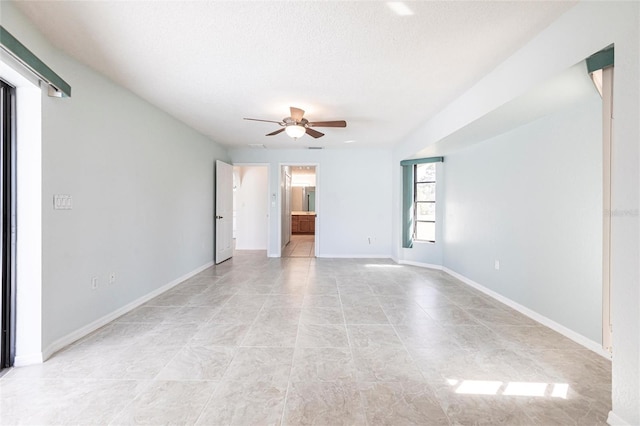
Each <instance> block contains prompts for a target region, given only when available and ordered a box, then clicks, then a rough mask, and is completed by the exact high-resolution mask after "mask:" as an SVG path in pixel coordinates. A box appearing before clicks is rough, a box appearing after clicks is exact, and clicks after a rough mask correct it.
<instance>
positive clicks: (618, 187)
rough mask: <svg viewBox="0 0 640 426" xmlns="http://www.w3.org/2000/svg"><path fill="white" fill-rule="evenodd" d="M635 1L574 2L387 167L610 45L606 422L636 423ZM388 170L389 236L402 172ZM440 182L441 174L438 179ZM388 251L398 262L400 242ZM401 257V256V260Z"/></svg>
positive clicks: (639, 197)
mask: <svg viewBox="0 0 640 426" xmlns="http://www.w3.org/2000/svg"><path fill="white" fill-rule="evenodd" d="M639 28H640V4H639V3H638V2H618V1H611V2H580V3H578V4H577V5H576V6H574V7H573V8H571V9H570V10H569V11H567V12H566V13H565V14H564V15H563V16H561V17H560V18H559V19H558V20H556V21H555V22H554V23H552V24H551V25H550V26H549V27H547V29H545V30H544V31H543V32H541V33H540V34H539V35H537V36H536V37H534V38H533V39H532V40H531V41H530V42H529V43H528V44H527V45H525V46H524V47H523V48H522V49H520V50H519V51H517V52H516V53H515V54H514V55H512V56H511V57H510V58H509V59H507V60H506V61H505V62H503V63H502V64H501V65H499V66H498V67H496V69H495V70H494V71H492V72H491V73H489V74H488V75H487V76H485V77H484V78H483V79H482V80H480V81H479V82H478V83H477V84H476V85H475V86H473V87H472V88H471V89H469V90H468V91H467V92H465V93H464V94H463V95H462V96H460V97H459V98H458V99H457V100H455V101H454V102H452V103H451V104H450V105H448V106H447V107H446V108H444V109H443V110H442V111H441V112H439V113H438V114H437V115H436V116H434V117H432V118H431V119H430V120H428V121H427V122H426V123H425V124H423V125H422V126H420V127H419V128H418V129H417V130H416V131H415V132H413V133H411V134H410V135H409V136H408V137H407V138H406V140H405V141H404V142H403V143H402V144H400V145H399V146H397V147H396V148H395V149H394V151H393V158H394V159H393V162H394V165H395V164H398V163H399V161H400V160H402V159H405V158H408V157H411V156H414V155H417V156H419V155H420V152H421V151H423V150H424V149H425V148H426V147H429V146H430V145H432V144H435V143H437V142H438V141H439V140H441V139H442V138H444V137H446V136H448V135H450V134H452V133H453V132H455V131H457V130H459V129H461V128H463V127H464V126H466V125H468V124H469V123H472V122H474V121H475V120H477V119H479V118H481V117H483V116H484V115H486V114H488V113H490V112H491V111H493V110H495V109H496V108H498V107H500V106H501V105H504V104H505V103H507V102H509V101H511V100H513V99H516V98H518V97H519V96H521V95H522V94H524V93H525V92H527V91H528V90H529V89H530V88H532V87H534V86H535V85H536V84H538V83H540V82H543V81H545V80H547V79H548V78H550V77H551V76H554V75H557V74H558V73H560V72H562V71H564V70H566V69H568V68H570V67H571V66H573V65H574V64H576V63H578V62H580V61H582V60H584V58H586V57H588V56H590V55H592V54H593V53H595V52H597V51H599V50H601V49H603V48H605V47H607V46H609V45H610V44H615V55H616V64H615V84H614V106H613V110H614V114H615V121H614V124H613V135H614V136H613V154H612V157H613V167H612V185H613V187H612V208H613V211H614V216H613V217H612V265H611V267H612V271H611V274H612V320H613V329H614V331H613V351H614V352H613V378H612V380H613V387H612V400H613V411H612V413H611V415H610V421H612V422H626V423H628V424H640V404H638V401H639V400H640V312H639V310H638V305H639V304H640V284H639V283H640V250H639V249H640V222H639V220H640V215H639V214H638V211H639V210H640V172H639V171H640V164H639V159H640V155H639V153H640V150H639V144H638V141H639V140H640V122H639V120H638V117H639V116H640V89H639V79H638V75H640V66H639V65H640V42H639V41H640V36H639ZM394 168H395V169H396V170H395V171H394V173H393V180H394V183H393V188H394V190H393V204H394V206H395V207H394V210H393V221H392V223H393V228H394V229H393V235H394V236H399V233H400V231H399V229H400V223H401V222H400V211H401V210H400V209H401V207H400V194H401V188H402V185H401V179H400V178H401V175H400V171H399V167H396V166H394ZM445 178H446V176H445ZM393 250H394V254H395V255H396V256H398V257H401V256H400V254H401V250H400V240H399V237H395V238H394V246H393ZM400 260H402V259H400Z"/></svg>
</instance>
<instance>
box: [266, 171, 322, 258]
mask: <svg viewBox="0 0 640 426" xmlns="http://www.w3.org/2000/svg"><path fill="white" fill-rule="evenodd" d="M284 166H289V167H299V166H309V167H315V170H316V210H315V211H316V232H315V234H314V236H313V240H314V252H315V254H316V257H321V253H320V230H321V229H320V228H321V222H320V219H319V218H320V213H321V208H322V200H321V193H322V192H321V189H320V186H321V181H320V163H314V162H308V161H307V162H299V163H297V162H283V163H278V186H277V188H278V251H279V254H278V257H282V202H281V200H280V195H281V194H280V187H281V185H282V167H284Z"/></svg>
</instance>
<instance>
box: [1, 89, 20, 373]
mask: <svg viewBox="0 0 640 426" xmlns="http://www.w3.org/2000/svg"><path fill="white" fill-rule="evenodd" d="M0 83H1V84H2V85H3V86H4V88H5V90H6V92H7V93H6V98H5V100H4V105H3V107H4V108H5V109H4V110H3V112H4V113H3V116H2V117H0V119H2V120H3V122H5V125H6V127H4V129H3V133H4V135H3V140H4V143H3V144H2V146H0V148H1V153H0V157H1V161H2V176H1V177H0V179H1V180H0V184H1V185H2V192H1V195H2V200H1V203H2V206H1V208H2V216H1V219H2V238H1V240H2V243H1V244H2V249H1V251H2V264H1V267H2V286H1V291H2V295H1V296H0V299H1V303H2V306H1V307H0V313H1V314H2V315H1V319H0V324H1V327H0V349H1V350H0V370H2V369H3V368H7V367H11V366H13V363H14V359H15V350H16V346H15V343H16V274H15V272H16V195H17V191H16V188H17V186H16V88H15V87H14V86H12V85H10V84H9V83H6V82H5V81H4V80H3V81H1V82H0Z"/></svg>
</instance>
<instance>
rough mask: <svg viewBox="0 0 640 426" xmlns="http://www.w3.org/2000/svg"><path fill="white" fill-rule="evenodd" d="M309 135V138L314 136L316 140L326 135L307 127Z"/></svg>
mask: <svg viewBox="0 0 640 426" xmlns="http://www.w3.org/2000/svg"><path fill="white" fill-rule="evenodd" d="M307 134H308V135H309V136H312V137H314V138H316V139H318V138H321V137H322V136H324V133H320V132H319V131H317V130H313V129H310V128H308V127H307Z"/></svg>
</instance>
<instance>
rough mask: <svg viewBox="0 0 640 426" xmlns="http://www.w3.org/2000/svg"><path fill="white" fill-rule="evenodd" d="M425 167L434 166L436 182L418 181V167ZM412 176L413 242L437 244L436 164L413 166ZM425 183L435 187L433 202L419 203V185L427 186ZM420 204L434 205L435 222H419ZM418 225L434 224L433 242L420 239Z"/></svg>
mask: <svg viewBox="0 0 640 426" xmlns="http://www.w3.org/2000/svg"><path fill="white" fill-rule="evenodd" d="M423 165H432V166H433V168H434V176H435V177H434V180H426V181H418V166H423ZM412 174H413V223H412V227H413V229H412V233H411V236H412V239H413V241H416V242H422V243H432V244H435V242H436V235H435V231H436V220H437V216H436V203H437V180H438V174H437V166H436V163H422V164H414V165H413V170H412ZM425 183H427V184H433V185H434V190H433V192H434V197H433V201H419V200H418V185H419V184H425ZM419 204H433V216H434V219H433V220H419V219H418V205H419ZM418 223H433V226H434V233H433V240H424V239H420V238H418Z"/></svg>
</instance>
